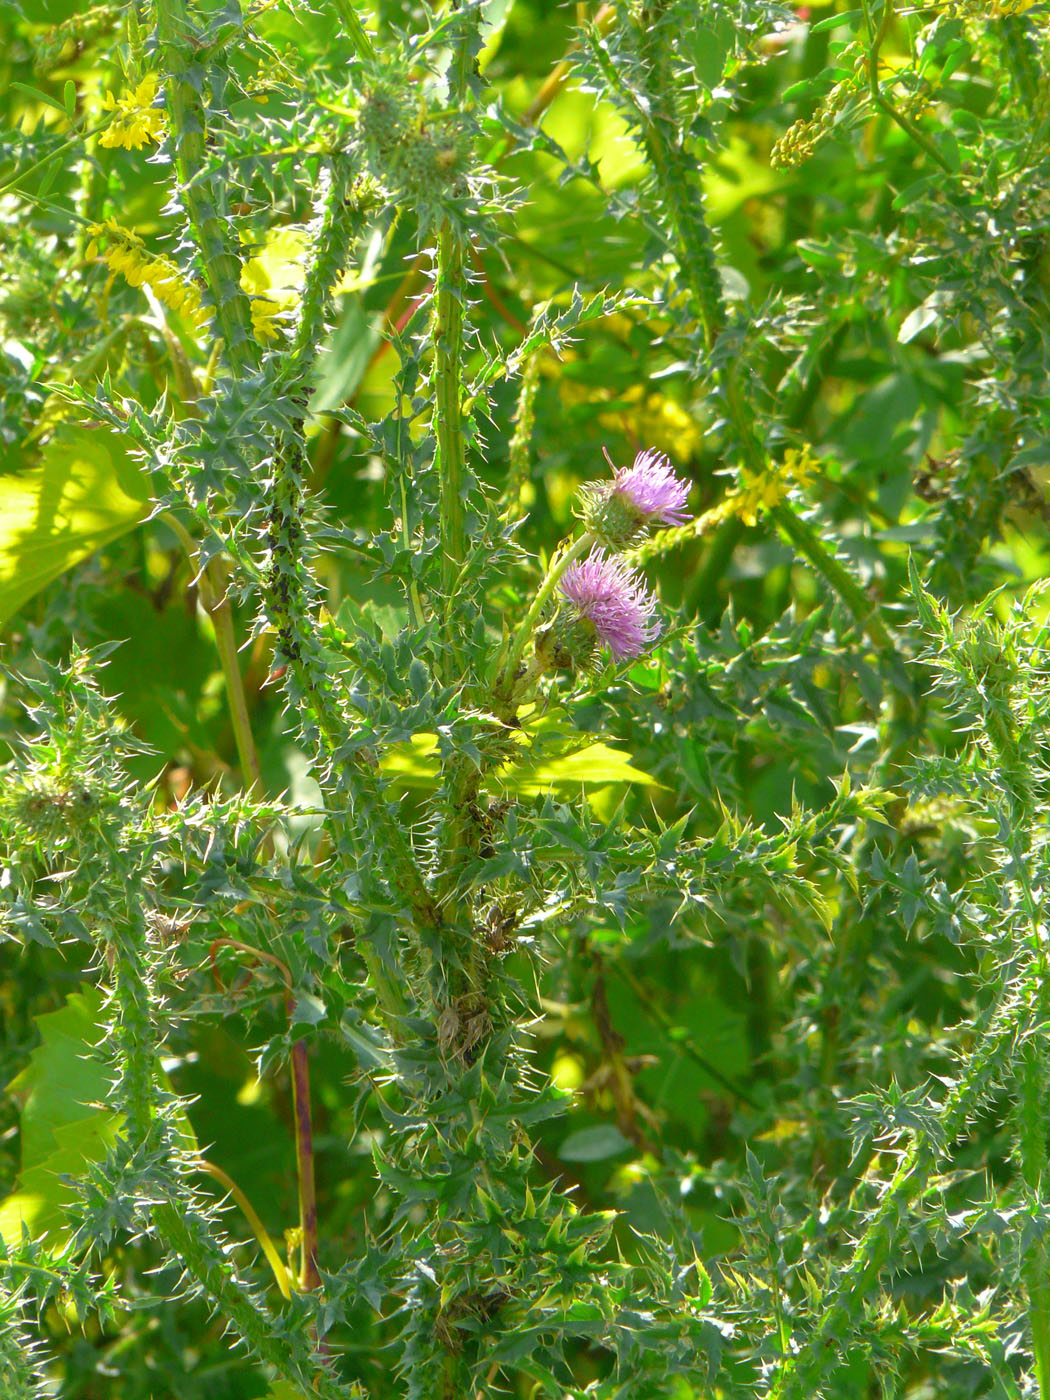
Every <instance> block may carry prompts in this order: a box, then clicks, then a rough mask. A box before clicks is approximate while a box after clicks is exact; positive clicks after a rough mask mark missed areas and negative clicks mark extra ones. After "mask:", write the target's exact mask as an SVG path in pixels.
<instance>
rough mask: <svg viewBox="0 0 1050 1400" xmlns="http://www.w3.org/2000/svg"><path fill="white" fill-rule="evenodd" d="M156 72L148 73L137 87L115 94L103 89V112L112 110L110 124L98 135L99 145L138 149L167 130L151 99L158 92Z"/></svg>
mask: <svg viewBox="0 0 1050 1400" xmlns="http://www.w3.org/2000/svg"><path fill="white" fill-rule="evenodd" d="M157 87H158V81H157V75H156V73H147V74H146V76H145V77H144V78H143V79H142V81H141V82H140V83H139V85H138V86H137V87H136V88H133V89H132V90H131V91H130V92H122V93H121V94H120V96H119V97H114V96H113V94H112V93H111V92H107V93H106V99H105V101H104V102H103V103H102V110H103V111H104V112H112V113H113V116H112V119H111V120H110V123H109V126H107V127H106V129H105V131H104V132H103V133H102V135H101V136H100V137H99V138H98V143H99V145H100V146H111V147H118V146H119V147H122V148H123V149H124V150H126V151H132V150H135V151H141V150H142V148H143V146H148V145H149V143H150V142H151V141H159V140H160V138H161V137H162V136H163V135H164V132H165V131H166V130H167V123H166V121H165V119H164V113H163V112H160V111H158V110H157V109H156V108H155V107H154V106H153V103H154V101H155V99H156V96H157Z"/></svg>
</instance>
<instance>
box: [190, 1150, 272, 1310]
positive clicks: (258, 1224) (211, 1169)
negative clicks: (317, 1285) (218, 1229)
mask: <svg viewBox="0 0 1050 1400" xmlns="http://www.w3.org/2000/svg"><path fill="white" fill-rule="evenodd" d="M196 1165H197V1166H198V1167H199V1168H200V1169H201V1171H202V1172H207V1173H208V1175H209V1176H213V1177H214V1178H215V1180H216V1181H217V1182H219V1184H220V1185H221V1186H222V1187H224V1189H225V1190H227V1191H228V1192H229V1193H230V1195H231V1196H232V1197H233V1199H234V1200H235V1201H236V1202H237V1204H238V1205H239V1206H240V1208H241V1212H242V1214H243V1215H244V1218H245V1219H246V1220H247V1222H248V1224H249V1225H250V1226H251V1228H252V1233H253V1234H254V1235H255V1238H256V1239H257V1240H258V1241H259V1247H260V1249H261V1250H262V1252H263V1254H264V1255H265V1256H266V1262H267V1263H268V1264H269V1266H270V1268H271V1270H272V1271H273V1276H274V1278H275V1279H276V1281H277V1287H278V1288H279V1289H280V1290H281V1294H282V1296H283V1297H284V1298H286V1299H287V1298H291V1296H292V1287H291V1280H290V1279H289V1277H288V1270H287V1269H286V1268H285V1266H284V1260H283V1259H282V1258H281V1255H280V1252H279V1251H278V1249H277V1246H276V1245H275V1244H274V1242H273V1240H272V1239H271V1238H270V1232H269V1231H268V1230H267V1228H266V1226H265V1225H264V1224H263V1223H262V1220H261V1219H260V1218H259V1213H258V1211H257V1210H256V1209H255V1207H254V1206H253V1205H252V1203H251V1201H249V1199H248V1197H247V1196H246V1195H245V1194H244V1192H243V1191H242V1190H241V1188H240V1187H239V1186H238V1185H237V1183H236V1182H235V1181H234V1179H233V1177H232V1176H230V1175H228V1174H227V1173H226V1172H224V1171H223V1169H222V1167H219V1166H216V1164H215V1163H214V1162H208V1161H205V1159H204V1158H203V1157H202V1158H201V1159H200V1160H199V1161H198V1162H197V1164H196Z"/></svg>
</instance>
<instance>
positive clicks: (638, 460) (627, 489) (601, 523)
mask: <svg viewBox="0 0 1050 1400" xmlns="http://www.w3.org/2000/svg"><path fill="white" fill-rule="evenodd" d="M605 457H606V461H608V463H609V465H610V467H612V469H613V479H612V481H598V482H592V483H591V484H589V485H587V486H585V487H583V489H582V490H581V492H580V495H581V497H582V499H583V520H584V524H585V525H586V527H587V530H588V532H589V533H590V534H592V535H593V536H594V538H595V539H596V540H598V541H599V542H600V543H601V544H603V545H605V546H606V547H607V548H609V549H614V550H615V549H626V548H627V547H628V545H631V544H634V543H636V542H637V540H638V539H639V538H640V537H641V536H642V535H643V534H644V532H645V529H646V527H647V526H649V525H684V524H685V522H686V521H687V520H688V519H689V518H690V517H689V513H688V511H686V510H685V509H684V507H685V500H686V497H687V496H688V495H689V482H688V481H682V480H680V479H679V478H678V477H677V476H675V474H674V468H673V467H672V466H671V463H670V462H669V461H668V460H667V458H666V457H665V456H663V455H662V453H659V452H656V451H654V450H653V449H652V448H649V449H648V450H647V451H645V452H639V453H638V455H637V456H636V457H635V459H634V465H633V466H631V467H617V466H616V465H615V463H614V462H613V461H612V459H611V458H610V457H609V454H608V453H607V452H606V454H605Z"/></svg>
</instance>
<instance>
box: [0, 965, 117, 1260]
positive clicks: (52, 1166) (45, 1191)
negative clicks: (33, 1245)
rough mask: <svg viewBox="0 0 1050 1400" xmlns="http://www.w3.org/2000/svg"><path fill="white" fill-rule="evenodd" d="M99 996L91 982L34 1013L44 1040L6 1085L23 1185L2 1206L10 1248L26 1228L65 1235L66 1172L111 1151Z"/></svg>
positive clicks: (113, 1118)
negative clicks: (18, 1127)
mask: <svg viewBox="0 0 1050 1400" xmlns="http://www.w3.org/2000/svg"><path fill="white" fill-rule="evenodd" d="M101 1005H102V998H101V996H100V995H99V993H98V992H97V991H96V990H95V989H94V988H93V987H92V988H88V989H87V990H86V991H83V992H75V993H74V994H73V995H72V996H71V997H69V999H68V1000H67V1002H66V1004H65V1006H63V1007H61V1008H60V1009H59V1010H58V1011H52V1012H49V1013H48V1014H46V1015H44V1016H38V1017H37V1018H36V1024H37V1029H38V1030H39V1031H40V1035H41V1041H40V1044H39V1045H38V1046H37V1048H36V1049H35V1050H34V1051H33V1053H32V1055H31V1056H30V1058H29V1064H28V1065H27V1066H26V1068H25V1069H24V1070H23V1071H22V1072H21V1074H19V1075H18V1076H17V1077H16V1078H15V1079H13V1080H12V1081H11V1083H10V1084H9V1085H8V1089H9V1091H10V1092H11V1093H12V1094H14V1095H15V1097H16V1098H19V1099H20V1100H21V1103H22V1171H21V1173H20V1175H19V1178H18V1189H17V1190H16V1191H15V1192H14V1193H13V1194H12V1195H10V1196H8V1197H7V1199H6V1200H5V1201H4V1202H3V1203H2V1204H0V1235H2V1236H3V1238H4V1240H5V1241H6V1242H7V1243H8V1244H9V1245H10V1244H14V1243H15V1242H16V1241H17V1240H18V1239H19V1238H20V1236H21V1233H22V1226H23V1224H24V1225H25V1227H26V1229H27V1230H29V1232H30V1233H31V1234H33V1235H56V1234H60V1233H61V1232H62V1230H63V1227H64V1225H65V1217H66V1210H67V1208H68V1206H69V1204H70V1201H71V1200H72V1198H73V1194H74V1193H73V1189H72V1188H71V1187H70V1186H69V1185H68V1184H66V1183H64V1182H63V1181H62V1177H63V1176H74V1175H77V1174H78V1173H80V1172H82V1171H83V1169H84V1167H85V1166H86V1165H87V1164H88V1163H90V1162H97V1161H99V1160H100V1159H101V1158H103V1157H104V1156H105V1155H106V1152H107V1151H108V1149H109V1147H110V1146H111V1145H112V1143H113V1142H114V1140H115V1138H116V1134H117V1131H118V1130H119V1127H120V1122H121V1119H120V1115H119V1114H116V1113H112V1112H110V1111H109V1110H107V1109H105V1108H104V1107H102V1103H103V1101H104V1099H105V1096H106V1093H107V1091H108V1088H109V1079H110V1076H109V1073H108V1071H107V1069H106V1066H105V1065H104V1064H103V1063H102V1061H101V1060H100V1059H98V1058H96V1057H95V1054H94V1049H95V1046H96V1045H97V1044H98V1042H99V1041H100V1040H101V1038H102V1035H103V1030H102V1027H101V1026H100V1025H99V1012H100V1009H101Z"/></svg>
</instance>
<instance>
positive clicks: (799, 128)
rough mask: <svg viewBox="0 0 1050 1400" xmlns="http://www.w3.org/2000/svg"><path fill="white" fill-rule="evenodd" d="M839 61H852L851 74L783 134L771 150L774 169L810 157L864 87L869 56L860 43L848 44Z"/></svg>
mask: <svg viewBox="0 0 1050 1400" xmlns="http://www.w3.org/2000/svg"><path fill="white" fill-rule="evenodd" d="M837 62H838V65H839V66H840V67H844V66H845V65H846V63H847V62H849V63H850V64H851V65H852V69H853V71H852V73H851V74H850V76H849V77H848V78H843V79H842V80H841V81H840V82H837V83H836V84H835V86H834V87H833V88H831V90H830V91H829V92H827V93H825V95H824V98H823V100H822V101H821V103H820V106H819V107H818V108H817V110H816V111H815V112H814V113H813V115H812V116H809V117H803V118H801V119H800V120H799V121H797V122H794V123H793V124H792V125H791V126H789V127H788V129H787V131H785V132H784V133H783V135H782V136H781V137H780V139H779V140H778V141H777V143H776V144H775V145H774V147H773V149H772V151H770V153H769V163H770V165H771V166H772V167H773V169H774V170H791V169H793V168H794V167H795V166H797V165H801V164H802V162H803V161H805V160H808V159H809V157H810V156H811V155H812V154H813V152H814V151H815V150H816V149H817V147H818V146H819V145H820V143H821V142H822V141H824V140H826V139H827V137H829V136H830V135H831V133H832V132H833V131H834V129H835V123H836V122H837V121H838V118H839V114H840V113H841V112H842V111H843V110H844V108H845V107H846V105H847V104H848V102H849V100H850V98H851V97H853V95H854V94H855V93H858V92H860V91H861V90H862V88H863V86H864V83H865V81H866V79H867V74H868V68H867V55H866V54H865V53H864V52H863V51H862V49H861V48H860V45H859V44H857V43H853V44H850V45H848V47H847V48H845V49H843V51H842V52H841V53H840V54H839V56H838V60H837Z"/></svg>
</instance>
